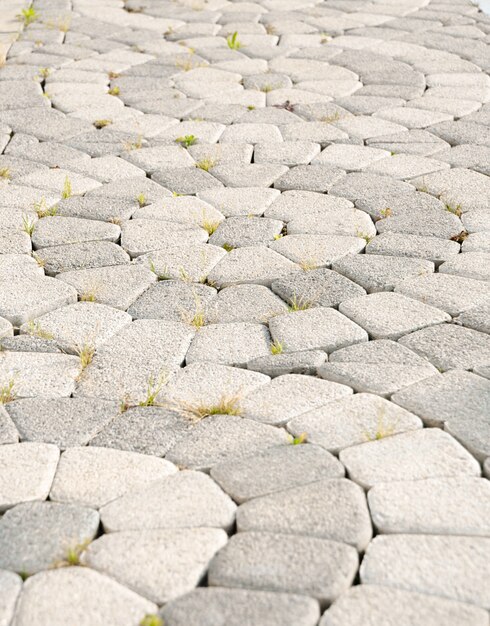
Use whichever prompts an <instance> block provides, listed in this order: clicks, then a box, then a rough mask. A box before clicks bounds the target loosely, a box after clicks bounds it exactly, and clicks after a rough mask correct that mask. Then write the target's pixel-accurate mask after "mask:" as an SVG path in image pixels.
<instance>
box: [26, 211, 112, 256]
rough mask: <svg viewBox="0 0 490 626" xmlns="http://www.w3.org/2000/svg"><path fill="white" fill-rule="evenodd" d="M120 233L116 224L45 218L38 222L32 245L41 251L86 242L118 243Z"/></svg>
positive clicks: (70, 218)
mask: <svg viewBox="0 0 490 626" xmlns="http://www.w3.org/2000/svg"><path fill="white" fill-rule="evenodd" d="M120 233H121V230H120V228H119V226H116V224H107V223H104V222H97V221H95V220H83V219H79V218H76V217H44V218H43V219H41V220H38V221H37V222H36V225H35V228H34V232H33V234H32V244H33V246H34V247H35V248H36V249H39V248H47V247H50V246H59V245H64V244H70V243H82V242H85V241H112V242H116V241H117V240H118V239H119V237H120Z"/></svg>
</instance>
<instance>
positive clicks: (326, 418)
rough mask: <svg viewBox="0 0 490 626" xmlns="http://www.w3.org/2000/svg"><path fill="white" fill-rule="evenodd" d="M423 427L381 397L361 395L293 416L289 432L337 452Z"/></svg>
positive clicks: (407, 413)
mask: <svg viewBox="0 0 490 626" xmlns="http://www.w3.org/2000/svg"><path fill="white" fill-rule="evenodd" d="M421 427H422V422H421V421H420V420H419V419H418V418H417V417H416V416H415V415H413V414H412V413H409V412H408V411H405V410H403V409H402V410H400V407H398V406H397V405H395V404H393V403H391V402H388V401H387V400H385V399H383V398H379V397H378V396H375V395H371V394H367V393H358V394H355V395H353V396H351V397H348V398H341V399H338V400H336V401H334V402H329V403H328V404H326V405H323V406H320V407H316V408H315V409H312V410H310V411H306V412H304V413H303V414H301V415H299V416H296V417H294V418H293V419H292V420H291V421H289V422H288V424H287V428H288V430H289V431H290V432H291V433H292V434H293V435H294V436H296V437H300V436H301V435H305V436H306V439H307V441H308V442H311V443H313V444H317V445H319V446H322V447H323V448H326V449H327V450H329V451H330V452H333V453H338V452H340V451H341V450H342V449H344V448H348V447H349V446H353V445H357V444H360V443H365V442H368V441H373V440H377V439H379V438H381V437H389V436H392V435H397V434H399V433H403V432H408V431H411V430H415V429H417V428H421Z"/></svg>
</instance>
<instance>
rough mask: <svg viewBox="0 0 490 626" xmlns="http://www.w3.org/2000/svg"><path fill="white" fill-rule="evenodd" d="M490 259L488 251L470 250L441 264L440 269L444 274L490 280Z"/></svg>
mask: <svg viewBox="0 0 490 626" xmlns="http://www.w3.org/2000/svg"><path fill="white" fill-rule="evenodd" d="M489 260H490V254H489V253H488V252H468V253H466V254H459V255H458V256H457V257H454V259H452V260H450V261H446V262H445V263H443V264H442V265H441V266H440V268H439V271H440V272H441V273H443V274H452V275H454V276H464V277H465V278H471V279H475V280H483V281H488V280H490V272H489V269H488V261H489Z"/></svg>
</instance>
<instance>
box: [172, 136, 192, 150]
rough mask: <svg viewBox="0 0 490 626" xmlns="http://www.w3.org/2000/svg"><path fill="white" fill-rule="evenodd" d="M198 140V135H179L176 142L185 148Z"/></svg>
mask: <svg viewBox="0 0 490 626" xmlns="http://www.w3.org/2000/svg"><path fill="white" fill-rule="evenodd" d="M196 141H197V137H196V136H194V135H184V136H183V137H177V139H176V140H175V142H176V143H180V145H181V146H183V147H184V148H188V147H189V146H193V145H194V144H195V143H196Z"/></svg>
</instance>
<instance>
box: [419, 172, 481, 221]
mask: <svg viewBox="0 0 490 626" xmlns="http://www.w3.org/2000/svg"><path fill="white" fill-rule="evenodd" d="M411 182H412V183H413V184H414V185H415V186H416V187H417V188H418V189H424V190H427V192H428V193H431V194H433V195H435V196H440V195H442V196H443V198H444V201H445V202H446V203H448V204H451V205H452V206H457V205H460V206H461V210H462V211H467V210H469V209H471V210H473V209H484V208H487V209H488V207H489V200H488V189H489V183H488V179H487V177H486V176H485V175H483V174H480V173H478V172H474V171H472V170H468V169H464V168H460V167H454V168H451V169H449V170H443V171H440V172H435V173H433V174H427V175H425V176H422V177H420V178H414V179H412V181H411Z"/></svg>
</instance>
